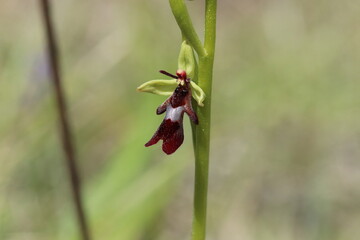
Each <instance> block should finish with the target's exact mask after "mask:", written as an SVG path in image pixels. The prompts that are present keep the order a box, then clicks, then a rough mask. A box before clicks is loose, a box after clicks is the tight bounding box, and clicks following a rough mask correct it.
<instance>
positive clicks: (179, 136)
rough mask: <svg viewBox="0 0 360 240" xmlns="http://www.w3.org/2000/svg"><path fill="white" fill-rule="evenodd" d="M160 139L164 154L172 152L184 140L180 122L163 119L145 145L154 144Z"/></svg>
mask: <svg viewBox="0 0 360 240" xmlns="http://www.w3.org/2000/svg"><path fill="white" fill-rule="evenodd" d="M160 139H162V140H163V145H162V149H163V151H164V152H165V153H166V154H172V153H174V152H175V151H176V150H177V149H178V148H179V147H180V146H181V144H182V143H183V141H184V131H183V126H182V123H181V122H179V121H174V122H173V121H171V119H164V120H163V122H162V123H161V125H160V127H159V128H158V130H157V131H156V132H155V134H154V136H153V137H152V138H151V139H150V140H149V141H148V142H147V143H146V144H145V147H149V146H151V145H154V144H156V143H157V142H158V141H159V140H160Z"/></svg>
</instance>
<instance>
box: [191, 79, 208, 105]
mask: <svg viewBox="0 0 360 240" xmlns="http://www.w3.org/2000/svg"><path fill="white" fill-rule="evenodd" d="M190 85H191V92H192V97H193V98H194V99H195V101H196V102H197V104H198V105H199V106H200V107H203V106H204V103H203V102H204V100H205V93H204V91H203V90H202V89H201V87H199V86H198V85H197V84H196V83H195V82H193V81H191V82H190Z"/></svg>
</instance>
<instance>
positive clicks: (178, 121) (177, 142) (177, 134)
mask: <svg viewBox="0 0 360 240" xmlns="http://www.w3.org/2000/svg"><path fill="white" fill-rule="evenodd" d="M160 72H161V73H163V74H165V75H167V76H170V77H172V78H176V79H178V80H179V82H180V83H179V85H178V86H177V88H176V89H175V91H174V93H173V94H172V95H171V96H170V97H169V98H168V99H166V100H165V102H164V103H163V104H161V105H160V106H159V107H158V108H157V109H156V114H158V115H159V114H162V113H164V112H166V115H165V118H164V120H163V121H162V123H161V125H160V127H159V128H158V130H157V131H156V132H155V134H154V136H153V137H152V138H151V139H150V140H149V141H148V142H147V143H146V144H145V147H149V146H151V145H154V144H156V143H157V142H158V141H159V140H160V139H162V140H163V144H162V149H163V151H164V152H165V153H166V154H172V153H174V152H175V151H176V150H177V149H178V148H179V147H180V146H181V144H182V143H183V141H184V130H183V116H184V112H185V113H186V114H187V115H188V116H189V118H190V119H191V121H193V122H194V123H195V124H198V123H199V121H198V117H197V115H196V113H195V112H194V110H193V108H192V105H191V96H192V95H191V87H190V79H189V78H187V76H186V72H185V71H183V70H178V71H177V72H176V75H177V76H175V75H172V74H170V73H168V72H166V71H160Z"/></svg>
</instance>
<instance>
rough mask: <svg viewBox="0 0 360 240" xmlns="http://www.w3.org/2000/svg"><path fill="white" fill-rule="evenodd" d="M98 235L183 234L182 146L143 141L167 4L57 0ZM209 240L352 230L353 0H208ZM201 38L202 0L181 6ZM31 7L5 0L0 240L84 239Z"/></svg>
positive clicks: (356, 225) (330, 237)
mask: <svg viewBox="0 0 360 240" xmlns="http://www.w3.org/2000/svg"><path fill="white" fill-rule="evenodd" d="M52 2H53V9H54V14H55V23H56V27H57V32H58V37H59V41H60V48H61V60H62V64H63V76H64V81H65V83H64V84H65V88H66V92H67V97H68V103H69V106H70V113H71V120H72V126H73V129H74V133H75V140H76V145H77V148H78V157H79V159H80V165H81V174H82V177H83V181H84V187H85V189H84V198H85V204H86V209H87V211H88V216H89V220H90V223H91V230H92V232H93V235H94V239H101V240H104V239H105V240H153V239H154V240H169V239H171V240H183V239H189V238H190V228H191V218H192V197H193V171H194V166H193V165H194V164H193V161H194V160H193V152H192V143H191V133H190V126H189V122H188V120H187V119H186V121H185V128H186V136H185V142H184V144H183V146H182V147H181V148H180V149H179V150H178V151H177V152H176V153H175V154H173V155H172V156H165V154H163V153H162V151H161V148H160V145H156V146H153V147H151V148H145V147H144V146H143V145H144V143H145V142H146V141H148V140H149V139H150V137H151V136H152V134H153V132H154V131H155V130H156V129H157V127H158V125H159V124H160V122H161V120H162V116H156V115H155V114H154V112H155V109H156V107H157V106H158V105H159V104H160V103H161V102H162V101H163V100H164V97H161V96H155V95H150V94H140V93H137V92H136V91H135V89H136V87H137V86H138V85H140V84H141V83H143V82H145V81H147V80H150V79H156V78H160V76H161V75H160V74H159V73H158V70H160V69H165V70H168V71H170V72H175V70H176V67H177V55H178V51H179V46H180V42H181V36H180V33H179V30H178V28H177V25H176V23H175V20H174V18H173V16H172V14H171V11H170V8H169V5H168V2H167V1H161V0H139V1H124V0H107V1H102V0H78V1H71V0H62V1H52ZM218 2H219V3H218V4H219V6H218V39H217V49H216V60H215V68H214V88H213V112H212V140H211V169H210V185H209V205H208V239H209V240H303V239H306V240H312V239H314V240H315V239H316V240H318V239H319V240H322V239H323V240H357V239H359V236H360V189H359V187H360V161H359V159H360V123H359V120H360V97H359V91H360V79H359V77H360V30H359V23H360V14H359V13H360V3H359V1H357V0H342V1H336V0H326V1H324V0H315V1H313V0H239V1H233V0H219V1H218ZM187 4H188V7H189V11H190V13H191V15H192V17H193V20H194V24H195V26H196V28H197V29H198V31H199V33H200V36H201V37H202V35H203V33H202V24H203V16H204V14H203V5H204V1H203V0H196V1H191V2H188V3H187ZM54 107H55V105H54V101H53V95H52V88H51V85H50V84H49V74H48V67H47V60H46V54H45V52H44V37H43V29H42V22H41V15H40V13H39V5H38V1H35V0H28V1H23V0H1V1H0V239H6V240H63V239H79V238H78V234H77V229H76V222H75V220H74V211H73V207H72V203H71V197H70V190H69V182H68V179H67V172H66V170H65V168H64V162H63V153H62V150H61V144H60V142H59V137H58V127H57V114H56V109H55V108H54Z"/></svg>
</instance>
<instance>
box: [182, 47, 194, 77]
mask: <svg viewBox="0 0 360 240" xmlns="http://www.w3.org/2000/svg"><path fill="white" fill-rule="evenodd" d="M178 69H182V70H184V71H185V72H186V75H187V76H188V77H189V78H190V79H194V76H195V69H196V59H195V55H194V50H193V48H192V47H191V46H190V45H189V44H188V43H187V41H186V40H184V41H183V42H182V44H181V48H180V53H179V58H178Z"/></svg>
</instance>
